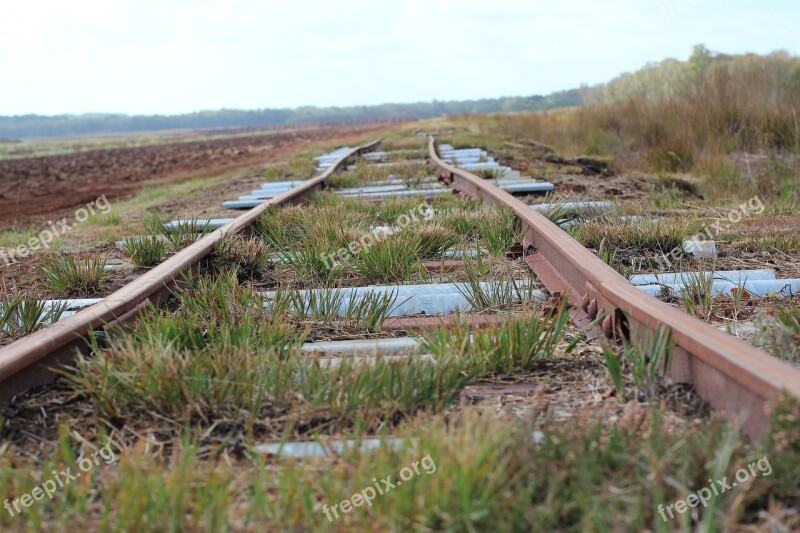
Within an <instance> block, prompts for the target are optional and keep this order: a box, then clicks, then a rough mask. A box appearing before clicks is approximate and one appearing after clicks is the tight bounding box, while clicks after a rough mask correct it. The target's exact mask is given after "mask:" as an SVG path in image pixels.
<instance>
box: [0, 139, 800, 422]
mask: <svg viewBox="0 0 800 533" xmlns="http://www.w3.org/2000/svg"><path fill="white" fill-rule="evenodd" d="M377 145H378V143H377V142H374V143H370V144H367V145H364V146H361V147H359V148H356V149H354V150H351V151H349V152H347V153H345V154H343V155H342V157H341V158H340V159H339V160H338V161H336V162H335V163H334V164H333V165H331V166H330V167H328V169H327V170H325V171H324V172H323V173H322V174H321V175H319V176H317V177H315V178H314V179H311V180H308V182H307V183H304V184H303V185H302V186H300V187H295V188H293V189H290V190H289V191H288V192H286V193H284V194H281V195H280V196H277V197H275V198H274V199H272V200H270V201H268V202H265V203H263V204H261V205H258V206H256V207H254V208H252V209H251V210H249V211H247V212H246V213H244V214H243V215H241V216H240V217H238V218H237V219H235V220H234V221H232V222H230V223H229V224H226V225H225V226H224V227H222V228H220V229H217V230H215V231H213V232H211V233H210V234H208V235H205V236H204V237H203V238H201V239H200V240H198V241H197V242H196V243H194V244H192V245H191V246H189V247H188V248H186V249H185V250H183V251H181V252H180V253H178V254H177V255H175V256H173V257H171V258H170V259H168V260H167V261H166V262H164V263H163V264H161V265H159V266H158V267H156V268H154V269H153V270H151V271H150V272H148V273H147V274H145V275H144V276H142V277H140V278H139V279H137V280H135V281H134V282H132V283H130V284H129V285H127V286H126V287H124V288H122V289H120V290H119V291H117V292H116V293H114V294H112V295H110V296H108V297H107V298H105V299H103V301H102V302H101V303H98V304H97V305H95V306H92V307H90V308H87V309H85V310H83V311H81V312H79V313H77V314H75V315H74V316H71V317H68V318H66V319H64V320H62V321H60V322H58V323H56V324H54V325H52V326H50V327H48V328H46V329H43V330H40V331H38V332H36V333H34V334H32V335H29V336H27V337H25V338H24V339H21V340H20V341H17V342H15V343H13V344H11V345H9V346H6V347H4V348H2V349H0V380H2V389H0V396H2V398H4V399H8V398H11V397H12V396H13V395H15V394H18V393H19V392H21V391H23V390H25V389H27V388H28V387H30V386H31V385H33V384H38V383H43V382H46V381H49V380H50V379H51V378H52V374H51V373H50V372H49V371H48V370H47V368H49V367H54V366H57V365H58V364H63V363H64V362H65V361H69V360H71V359H72V356H73V354H74V353H75V352H76V350H83V351H85V350H86V340H85V339H86V335H87V334H88V333H89V332H90V331H92V330H94V329H96V328H98V327H102V326H108V325H109V324H112V323H114V322H116V321H120V320H121V321H124V320H126V319H128V318H132V317H134V316H135V315H136V314H137V313H138V312H139V311H140V310H141V309H142V307H143V306H145V305H148V304H151V303H158V302H159V301H162V300H163V299H165V298H166V297H168V295H169V294H170V288H171V287H173V286H174V284H175V282H176V280H177V279H178V278H179V276H180V275H181V274H182V273H184V272H187V271H191V270H192V269H196V267H197V265H198V263H199V262H200V261H201V260H202V259H203V258H204V257H205V256H207V255H208V254H209V253H210V252H211V251H212V250H213V248H214V246H215V244H217V243H218V242H219V241H220V240H221V239H222V238H223V237H225V236H226V235H231V234H237V233H241V232H244V231H246V230H247V229H248V228H249V226H250V225H251V224H253V223H254V222H255V221H257V220H258V219H259V217H260V216H261V215H262V214H263V213H264V211H265V210H266V209H267V208H268V207H269V206H270V205H278V206H280V205H290V204H294V203H297V202H301V201H304V200H307V198H308V195H309V193H311V192H312V191H314V190H316V189H318V188H319V187H320V186H321V185H323V184H324V183H325V182H326V180H327V179H328V178H329V176H331V175H332V174H334V173H335V172H337V171H338V170H341V168H343V167H344V166H345V164H346V161H347V160H348V159H349V158H351V157H352V156H356V155H359V154H362V153H365V152H367V151H369V150H372V149H374V148H375V147H376V146H377ZM429 151H430V154H429V155H430V158H431V160H432V161H433V163H434V164H435V165H436V166H437V167H438V168H439V170H440V174H441V178H442V179H443V180H444V182H445V183H447V184H450V185H451V186H452V187H453V188H454V189H455V190H457V191H460V192H461V193H464V194H467V195H473V196H476V197H479V198H482V199H483V200H484V201H485V202H487V203H490V204H495V205H500V206H504V207H507V208H510V209H513V211H514V212H515V213H516V215H517V216H518V217H519V219H520V221H522V223H523V225H524V227H525V228H526V232H527V233H526V236H525V240H524V243H523V245H524V246H525V247H526V249H533V250H535V252H534V253H530V254H527V255H526V256H525V258H526V262H527V263H528V264H529V265H530V267H531V268H532V270H533V271H534V272H535V273H536V275H537V276H538V277H539V279H540V280H541V281H542V282H543V283H544V285H545V286H546V287H547V289H548V290H549V291H550V293H551V294H562V295H568V296H567V297H568V300H569V302H570V304H571V305H572V306H573V316H574V318H575V319H576V320H577V322H578V323H579V324H581V325H583V326H586V325H588V324H590V323H591V322H592V321H597V324H595V327H594V330H595V331H594V333H595V334H599V333H600V332H601V331H602V334H604V335H606V336H608V337H616V338H621V337H625V338H626V339H629V340H631V341H632V342H633V343H634V344H637V343H638V344H641V343H645V342H648V340H649V339H650V338H651V336H652V335H653V333H654V332H655V331H656V330H657V329H658V327H659V326H661V325H663V326H666V327H667V328H668V330H669V332H670V333H671V336H672V339H673V340H674V342H675V345H676V350H675V353H674V355H673V360H672V363H671V365H670V371H671V377H672V378H673V379H674V380H675V381H678V382H688V383H692V384H693V385H694V386H695V388H696V390H697V392H698V393H699V394H700V395H701V396H702V397H703V398H704V399H706V400H707V401H709V402H710V403H711V404H712V405H713V406H714V407H715V408H716V409H717V410H719V411H720V412H724V413H727V414H728V416H730V417H732V418H741V419H742V421H743V422H744V428H745V430H746V431H747V432H748V433H750V434H751V435H754V436H755V435H760V433H761V431H762V430H763V429H764V424H765V420H766V419H765V416H764V405H765V402H767V401H771V400H776V399H777V398H778V397H779V396H780V394H781V393H782V392H783V391H786V392H788V393H790V394H792V395H793V396H795V397H800V372H799V371H797V370H796V369H794V368H792V367H791V366H789V365H787V364H786V363H784V362H782V361H780V360H778V359H775V358H773V357H771V356H769V355H768V354H766V353H764V352H763V351H761V350H759V349H757V348H754V347H752V346H749V345H747V344H745V343H744V342H742V341H739V340H738V339H736V338H734V337H732V336H730V335H727V334H725V333H723V332H721V331H719V330H716V329H715V328H712V327H711V326H708V325H706V324H704V323H702V322H701V321H699V320H696V319H694V318H691V317H689V316H688V315H686V314H684V313H682V312H680V311H678V310H676V309H674V308H672V307H670V306H668V305H666V304H664V303H662V302H660V301H658V300H657V299H656V298H653V297H649V296H647V295H643V294H642V292H641V291H639V290H637V289H636V288H635V287H633V286H632V285H631V284H629V283H628V282H627V280H625V279H624V278H623V277H622V276H620V275H619V274H618V273H617V272H616V271H614V270H613V269H612V268H611V267H609V266H608V265H606V264H605V263H604V262H603V261H602V260H600V259H599V258H598V257H597V256H595V255H594V254H593V253H591V252H590V251H588V250H586V249H585V248H583V247H582V246H581V245H580V244H579V243H578V242H577V241H575V240H574V239H573V238H572V237H570V236H568V235H567V234H566V233H564V232H563V231H562V230H561V229H560V228H558V227H556V226H555V224H553V223H552V222H551V221H549V220H548V219H547V218H546V217H545V216H543V215H542V214H539V213H537V212H535V211H533V210H531V209H530V208H529V207H528V206H527V205H526V204H524V203H523V202H521V201H520V200H517V199H515V198H514V197H513V196H512V195H511V194H509V193H508V192H505V191H503V190H500V189H499V188H497V187H496V186H494V185H492V184H491V183H487V181H486V180H484V179H482V178H480V177H478V176H475V175H474V174H471V173H469V172H468V171H466V170H464V169H461V168H457V167H455V166H452V165H450V164H448V163H446V162H445V161H443V160H442V159H441V158H440V157H439V156H438V154H437V152H436V148H435V144H434V139H433V138H431V139H430V144H429ZM531 247H532V248H531ZM598 317H600V318H599V319H598Z"/></svg>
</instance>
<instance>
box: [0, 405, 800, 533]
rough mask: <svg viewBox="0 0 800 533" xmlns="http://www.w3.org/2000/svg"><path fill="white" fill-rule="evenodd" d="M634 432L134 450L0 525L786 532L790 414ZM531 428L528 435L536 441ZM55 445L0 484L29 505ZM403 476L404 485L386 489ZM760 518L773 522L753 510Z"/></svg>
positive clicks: (65, 459)
mask: <svg viewBox="0 0 800 533" xmlns="http://www.w3.org/2000/svg"><path fill="white" fill-rule="evenodd" d="M153 401H154V402H155V401H157V400H153ZM638 420H639V421H638V423H619V424H617V425H616V426H615V427H613V428H611V429H608V428H604V427H603V422H601V421H593V420H587V419H568V420H564V421H561V422H558V423H556V422H554V421H548V420H546V419H545V418H544V417H543V416H542V415H538V416H537V415H534V416H532V417H530V418H526V419H510V420H508V419H503V418H497V417H494V416H485V415H483V416H482V415H479V414H477V413H475V412H474V411H473V412H470V411H465V412H461V413H453V414H450V415H448V416H447V417H445V416H443V415H439V416H426V417H422V418H420V419H418V420H415V421H413V422H410V423H406V424H403V425H402V426H401V427H400V428H393V429H392V431H391V433H389V432H388V431H386V430H382V431H379V432H378V434H379V435H388V434H391V435H392V436H395V437H399V438H404V439H406V441H405V444H404V445H402V446H400V447H392V446H388V445H384V446H381V447H380V448H378V449H376V450H372V451H368V452H364V451H360V450H358V449H357V448H354V449H350V450H348V451H347V452H345V453H344V455H342V456H341V457H339V456H330V457H325V458H314V459H311V458H309V459H303V460H298V459H296V458H290V457H270V458H266V457H263V456H260V455H258V454H256V453H255V452H250V453H247V454H245V456H244V457H243V458H241V459H237V458H231V457H229V456H223V457H218V456H211V457H209V456H208V454H207V453H206V452H205V450H203V449H202V448H201V447H199V446H198V445H197V444H195V443H193V442H192V441H191V439H185V440H184V441H183V442H182V443H179V444H178V445H177V446H174V447H173V448H172V449H171V451H168V452H158V451H154V450H153V449H151V448H148V447H146V446H137V447H133V448H130V449H128V450H126V451H125V453H122V452H119V451H118V452H117V454H116V460H117V462H115V463H113V464H108V465H106V464H104V463H101V465H99V466H98V467H96V468H95V469H93V470H92V471H91V472H90V473H89V474H87V475H86V478H87V479H86V480H84V479H81V482H80V483H70V484H67V485H65V486H64V488H63V489H59V491H58V494H57V495H56V498H57V500H58V501H57V502H56V503H51V502H46V503H42V504H40V505H32V506H31V507H29V508H28V509H27V510H26V511H25V512H24V513H22V514H20V515H18V516H15V517H11V516H9V515H8V514H7V513H3V514H2V515H0V523H2V524H3V526H4V527H7V528H12V527H19V528H28V529H44V526H43V525H44V524H47V523H66V522H69V523H70V526H71V527H72V528H75V527H80V528H83V529H90V528H91V527H93V526H98V525H99V526H100V527H105V526H107V527H111V526H113V527H115V528H119V529H122V530H137V531H163V530H164V529H171V530H221V529H224V528H225V527H230V526H231V525H232V524H236V526H237V529H239V530H243V531H267V530H269V531H274V530H281V531H374V530H379V529H380V530H389V531H400V530H402V531H485V530H488V529H494V530H497V531H539V530H547V531H576V532H577V531H627V530H644V529H647V530H652V531H658V530H671V529H676V528H682V529H684V530H691V529H694V528H705V530H717V529H721V528H723V527H734V528H736V529H746V528H747V527H748V526H750V527H751V528H756V529H762V528H766V529H770V528H773V527H774V525H775V523H774V521H775V520H780V522H781V523H782V524H784V525H785V526H786V528H787V529H790V530H791V529H795V528H796V527H797V526H798V523H799V522H798V518H797V517H796V515H795V514H794V513H793V512H792V507H793V506H796V505H797V494H798V493H800V490H799V489H800V485H798V479H800V476H798V468H799V467H798V465H799V464H800V461H798V458H800V431H798V429H797V428H798V427H800V424H798V422H800V420H798V418H797V414H796V405H794V406H792V405H790V404H782V405H781V406H779V407H778V408H777V409H776V410H775V412H774V414H773V416H772V423H771V427H772V428H773V431H774V434H775V435H779V437H778V438H776V439H768V440H766V441H764V442H761V443H755V444H752V445H751V444H748V443H747V442H746V440H745V439H744V438H743V437H741V436H740V435H739V434H738V433H737V431H736V430H735V429H734V428H732V427H730V426H728V425H726V424H725V423H723V422H721V421H719V420H714V419H712V420H708V421H706V422H705V424H704V426H705V427H704V429H703V431H696V430H692V429H691V428H690V427H689V426H688V425H679V426H678V427H677V428H676V427H675V425H674V422H669V423H668V422H667V421H666V420H665V418H664V417H663V415H661V414H660V412H659V411H658V410H657V409H656V408H643V409H642V411H641V417H639V419H638ZM535 431H540V432H541V433H538V434H537V435H538V436H537V437H536V438H535V439H534V438H533V436H534V432H535ZM61 434H62V435H63V436H62V437H61V438H60V439H59V442H58V445H57V446H58V447H57V450H56V452H55V453H54V454H53V455H52V456H49V457H47V458H46V459H45V460H44V461H43V463H42V464H35V463H33V461H31V460H30V459H27V458H25V459H22V460H20V459H12V458H10V457H7V456H3V457H2V458H0V466H2V472H3V482H4V484H7V485H9V486H13V487H14V489H15V493H16V494H25V493H30V492H31V491H32V490H33V489H34V487H35V486H37V485H38V484H39V483H41V480H42V479H45V478H48V477H49V476H50V475H51V474H50V472H51V471H52V470H59V469H62V470H63V468H64V466H65V465H66V466H70V465H74V464H75V463H76V461H77V457H78V452H79V451H80V445H79V444H78V443H74V442H71V441H70V439H69V435H70V431H69V430H68V428H67V427H66V426H65V427H64V430H63V431H62V432H61ZM364 435H365V430H364V429H363V428H359V429H355V430H352V431H348V432H347V433H346V435H345V436H352V437H356V438H358V437H361V436H364ZM765 457H766V458H767V461H764V460H763V458H765ZM415 463H416V467H417V471H418V473H415V474H414V475H412V476H411V477H410V478H408V479H407V480H406V481H403V482H402V484H401V485H397V481H398V480H400V477H401V473H402V471H403V469H406V468H408V469H410V470H414V468H413V466H414V465H415ZM748 464H752V465H754V468H753V470H752V471H753V472H754V474H753V475H752V477H751V479H750V480H749V481H748V482H746V483H740V484H738V486H737V487H735V488H733V489H732V490H729V491H726V492H722V493H720V494H719V495H717V496H714V497H713V499H712V501H711V502H709V505H708V507H704V506H702V505H698V506H697V508H696V513H693V512H686V513H684V514H677V513H676V518H675V519H673V520H670V521H669V522H665V521H663V520H662V518H661V517H660V515H659V506H661V508H662V509H665V508H666V506H668V505H670V504H674V502H676V501H677V500H679V499H685V498H686V497H687V495H688V494H690V493H692V492H693V491H696V490H698V489H701V488H703V487H707V486H709V481H708V480H709V479H712V480H717V479H722V478H723V477H727V479H728V481H731V480H732V479H733V478H734V476H735V473H736V472H737V470H738V469H740V468H745V469H747V465H748ZM73 472H74V469H73ZM387 477H390V479H389V481H390V482H391V483H392V484H393V485H395V488H393V489H391V490H389V491H384V494H382V495H381V494H376V495H375V497H374V499H373V500H372V501H371V505H369V506H368V505H366V504H362V505H361V506H360V507H356V508H353V509H351V510H350V511H349V512H348V513H343V512H342V511H341V510H339V511H338V513H337V514H338V518H335V517H334V515H333V513H329V514H330V515H331V518H332V520H331V521H329V520H328V519H327V518H326V514H325V508H324V507H323V505H324V506H327V508H328V509H330V508H331V507H332V506H333V505H336V504H339V503H340V502H341V501H343V500H344V499H350V498H351V497H352V495H353V494H357V493H360V492H361V491H362V490H365V489H366V488H367V487H374V486H375V483H376V482H377V483H378V484H379V486H380V487H382V488H385V486H384V484H383V483H381V482H380V480H381V479H385V478H387ZM770 502H772V503H770ZM767 508H770V509H772V512H770V513H761V512H760V511H761V510H762V509H763V510H765V509H767ZM795 508H796V507H795ZM673 512H674V511H673ZM665 515H666V512H665ZM776 515H777V516H779V517H780V518H776ZM666 516H667V517H668V515H666Z"/></svg>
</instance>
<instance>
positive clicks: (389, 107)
mask: <svg viewBox="0 0 800 533" xmlns="http://www.w3.org/2000/svg"><path fill="white" fill-rule="evenodd" d="M580 103H581V96H580V93H579V91H578V90H570V91H563V92H559V93H554V94H551V95H549V96H515V97H506V98H488V99H482V100H466V101H447V102H440V101H436V100H434V101H433V102H418V103H413V104H382V105H373V106H352V107H299V108H296V109H258V110H252V111H244V110H236V109H221V110H217V111H200V112H197V113H188V114H183V115H133V116H131V115H124V114H83V115H58V116H42V115H18V116H5V117H2V116H0V137H6V138H16V139H24V138H37V137H58V136H69V135H87V134H104V133H128V132H141V131H160V130H177V129H199V128H226V127H246V126H270V125H282V124H308V123H326V122H340V121H347V120H360V119H378V118H414V119H423V118H434V117H439V116H442V115H451V114H461V113H502V112H514V111H543V110H548V109H555V108H559V107H567V106H575V105H580Z"/></svg>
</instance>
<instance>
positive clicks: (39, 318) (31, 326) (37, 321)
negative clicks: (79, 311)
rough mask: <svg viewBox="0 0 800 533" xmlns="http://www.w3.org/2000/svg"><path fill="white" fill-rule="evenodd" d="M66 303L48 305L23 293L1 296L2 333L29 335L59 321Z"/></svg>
mask: <svg viewBox="0 0 800 533" xmlns="http://www.w3.org/2000/svg"><path fill="white" fill-rule="evenodd" d="M64 310H65V306H64V305H48V304H47V302H45V301H43V300H38V299H36V298H28V297H26V296H25V295H23V294H20V293H17V294H7V295H5V296H0V334H1V333H6V334H8V335H11V336H14V335H18V334H22V335H29V334H31V333H33V332H34V331H36V330H38V329H40V328H42V327H43V326H45V325H47V324H52V323H54V322H58V320H59V319H60V318H61V315H62V314H63V313H64Z"/></svg>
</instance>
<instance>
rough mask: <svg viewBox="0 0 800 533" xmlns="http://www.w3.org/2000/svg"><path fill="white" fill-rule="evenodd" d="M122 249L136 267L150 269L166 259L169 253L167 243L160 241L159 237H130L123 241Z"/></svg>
mask: <svg viewBox="0 0 800 533" xmlns="http://www.w3.org/2000/svg"><path fill="white" fill-rule="evenodd" d="M122 249H123V250H125V252H126V253H127V254H128V256H129V257H130V258H131V261H132V262H133V264H134V265H136V266H140V267H149V266H153V265H155V264H156V263H160V262H161V261H162V260H163V259H164V256H165V255H166V253H167V241H165V240H163V239H160V238H159V236H157V235H145V236H141V237H128V238H126V239H125V240H123V241H122Z"/></svg>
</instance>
